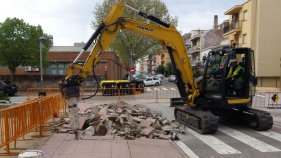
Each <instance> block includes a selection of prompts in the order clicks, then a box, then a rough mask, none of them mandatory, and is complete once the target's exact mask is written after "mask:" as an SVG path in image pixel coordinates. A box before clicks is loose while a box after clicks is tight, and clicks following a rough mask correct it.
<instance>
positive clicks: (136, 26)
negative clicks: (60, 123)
mask: <svg viewBox="0 0 281 158" xmlns="http://www.w3.org/2000/svg"><path fill="white" fill-rule="evenodd" d="M126 8H127V9H129V10H130V11H135V12H137V13H138V15H139V16H142V17H144V18H147V19H149V20H151V21H153V22H154V23H156V24H148V23H144V22H141V21H136V20H134V19H131V18H128V17H124V16H123V15H124V10H125V9H126ZM120 30H128V31H131V32H135V33H137V34H141V35H145V36H148V37H151V38H153V39H155V40H158V41H159V42H160V43H161V44H162V45H163V46H165V47H166V48H167V50H168V53H169V56H170V59H171V62H172V65H173V67H174V69H175V70H176V71H175V74H176V77H177V83H176V84H177V87H178V90H179V93H180V96H181V98H173V99H171V100H172V103H171V104H173V105H176V107H175V111H174V113H175V118H176V119H177V120H178V121H179V122H180V123H182V124H184V125H186V126H188V127H190V128H192V129H194V130H196V131H197V132H199V133H202V134H212V133H215V132H216V130H217V127H218V120H219V118H221V119H225V120H231V121H239V122H243V123H244V124H246V125H248V126H249V127H251V128H252V129H254V130H260V131H262V130H268V129H270V128H271V127H272V125H273V119H272V116H271V115H270V113H268V112H265V111H261V110H257V109H253V108H251V105H252V100H253V99H252V98H253V96H254V95H255V94H254V92H255V91H254V90H255V85H256V84H257V79H256V77H255V67H254V66H255V63H254V61H255V59H254V52H253V51H252V50H251V49H250V48H230V47H229V48H220V49H216V50H212V51H211V52H209V54H208V56H206V57H205V60H204V65H205V66H204V74H203V76H202V77H201V78H199V79H195V78H194V75H193V71H192V65H191V63H190V60H189V57H188V52H187V50H186V48H185V43H184V41H183V38H182V36H181V34H180V33H179V32H178V31H177V29H176V28H175V27H174V26H173V25H172V24H168V23H166V22H163V21H162V20H160V19H159V18H157V17H155V16H153V15H147V14H146V13H144V12H142V11H139V10H137V9H134V8H132V7H130V6H127V5H126V4H125V3H123V2H118V3H117V4H115V5H114V7H113V8H112V10H111V12H110V13H109V15H108V16H107V17H106V18H105V19H104V20H103V21H102V23H101V24H100V25H99V27H98V28H97V30H96V31H95V32H94V34H93V35H92V36H91V38H90V39H89V41H88V42H87V43H86V45H85V46H84V48H83V49H82V50H81V52H80V54H79V55H78V56H77V58H76V59H75V60H74V62H73V63H72V64H70V65H69V67H68V71H67V74H66V77H65V78H64V79H63V80H62V81H61V82H60V84H59V85H60V89H61V92H62V95H63V96H64V97H65V99H67V101H68V106H69V111H70V115H71V122H72V123H71V124H72V128H73V130H74V131H77V129H78V127H79V126H78V125H77V124H78V123H79V120H78V113H77V112H78V110H77V103H78V102H79V97H80V91H79V89H80V84H81V83H82V82H83V81H84V79H85V78H86V77H87V76H88V74H89V72H91V71H92V70H93V67H94V66H95V64H96V63H97V62H98V61H99V58H100V54H102V53H104V51H105V50H108V48H109V46H110V43H111V42H112V40H113V39H114V38H115V37H116V35H117V34H118V33H120ZM92 44H93V45H94V47H93V49H92V51H91V52H90V54H89V56H88V58H87V60H86V62H85V63H84V65H82V66H81V65H79V64H77V63H76V62H77V60H78V59H79V58H80V56H81V55H82V54H83V53H84V52H85V50H87V49H88V48H89V46H90V45H92ZM233 61H235V62H236V66H239V72H238V70H234V69H233V68H232V65H233V64H232V62H233ZM77 70H78V73H75V72H77ZM238 74H239V77H237V76H238ZM76 133H77V132H76Z"/></svg>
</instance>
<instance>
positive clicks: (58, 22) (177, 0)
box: [0, 0, 246, 46]
mask: <svg viewBox="0 0 281 158" xmlns="http://www.w3.org/2000/svg"><path fill="white" fill-rule="evenodd" d="M162 1H163V2H165V4H166V6H167V7H168V9H169V13H170V14H171V15H172V16H177V17H178V19H179V23H178V30H179V31H181V33H183V34H184V33H187V32H189V31H191V30H195V29H210V28H212V25H213V17H214V15H218V16H219V22H222V21H223V20H226V19H227V18H228V17H227V16H224V14H223V13H224V12H225V11H226V10H228V9H229V8H231V7H232V6H234V5H238V4H242V3H244V2H246V0H162ZM102 2H103V0H2V1H1V5H0V22H3V21H4V20H5V19H6V18H7V17H11V18H12V17H17V18H20V19H23V20H24V21H25V22H27V23H29V24H32V25H41V26H42V28H43V30H44V32H45V33H47V34H51V35H53V36H54V45H56V46H70V45H73V43H74V42H82V41H84V42H86V41H87V40H88V38H89V37H90V36H91V34H92V33H93V30H92V29H91V21H93V17H94V16H93V10H94V9H95V5H96V4H97V3H102Z"/></svg>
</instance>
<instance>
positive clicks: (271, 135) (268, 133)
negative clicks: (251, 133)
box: [258, 130, 281, 142]
mask: <svg viewBox="0 0 281 158" xmlns="http://www.w3.org/2000/svg"><path fill="white" fill-rule="evenodd" d="M258 133H260V134H262V135H264V136H267V137H269V138H272V139H275V140H277V141H279V142H281V134H279V133H276V132H273V131H271V130H269V131H260V132H258Z"/></svg>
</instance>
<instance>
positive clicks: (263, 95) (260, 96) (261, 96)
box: [256, 94, 265, 98]
mask: <svg viewBox="0 0 281 158" xmlns="http://www.w3.org/2000/svg"><path fill="white" fill-rule="evenodd" d="M256 96H257V97H262V98H265V96H264V95H259V94H257V95H256Z"/></svg>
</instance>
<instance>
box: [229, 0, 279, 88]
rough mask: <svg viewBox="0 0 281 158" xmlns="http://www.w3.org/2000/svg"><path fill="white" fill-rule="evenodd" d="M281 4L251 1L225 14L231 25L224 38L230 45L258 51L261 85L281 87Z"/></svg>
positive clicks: (256, 58)
mask: <svg viewBox="0 0 281 158" xmlns="http://www.w3.org/2000/svg"><path fill="white" fill-rule="evenodd" d="M280 6H281V1H280V0H248V1H247V2H245V3H243V4H241V5H236V6H234V7H232V8H230V9H229V10H227V11H226V12H225V15H229V23H228V24H227V25H225V27H224V36H225V37H227V38H228V40H229V44H236V46H239V47H250V48H252V49H253V50H254V51H255V70H256V75H257V77H258V86H262V87H280V73H281V67H280V64H281V53H280V50H281V45H280V41H281V31H280V28H281V18H280V15H281V9H280Z"/></svg>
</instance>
